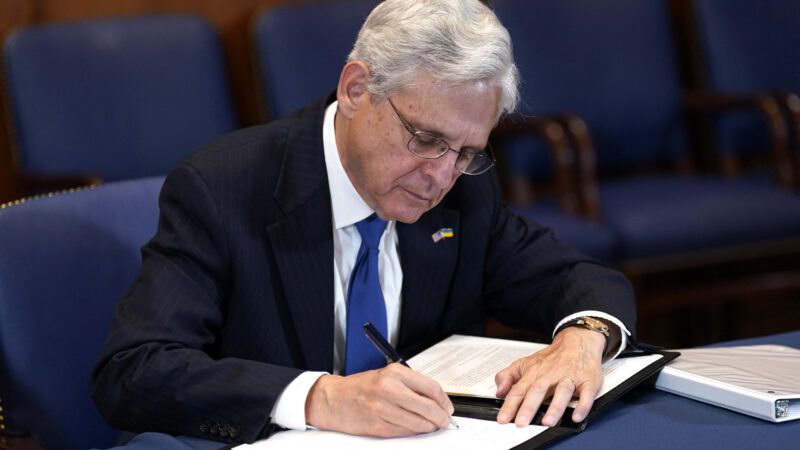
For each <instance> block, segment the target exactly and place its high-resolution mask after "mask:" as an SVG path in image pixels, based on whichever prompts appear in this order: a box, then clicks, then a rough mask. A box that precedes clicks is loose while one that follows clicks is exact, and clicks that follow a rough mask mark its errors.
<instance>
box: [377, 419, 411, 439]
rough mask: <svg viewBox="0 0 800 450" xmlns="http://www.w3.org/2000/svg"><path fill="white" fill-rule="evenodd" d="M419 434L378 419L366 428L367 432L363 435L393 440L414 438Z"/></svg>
mask: <svg viewBox="0 0 800 450" xmlns="http://www.w3.org/2000/svg"><path fill="white" fill-rule="evenodd" d="M419 433H420V432H417V431H414V430H412V429H410V428H406V427H404V426H401V425H398V424H395V423H393V422H392V421H390V420H387V419H386V418H378V419H377V420H376V421H375V423H374V424H372V425H371V426H370V427H369V428H368V431H367V432H366V433H365V434H368V435H370V436H376V437H381V438H393V437H404V436H414V435H416V434H419Z"/></svg>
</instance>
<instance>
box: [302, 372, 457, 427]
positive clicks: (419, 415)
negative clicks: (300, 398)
mask: <svg viewBox="0 0 800 450" xmlns="http://www.w3.org/2000/svg"><path fill="white" fill-rule="evenodd" d="M452 414H453V404H452V403H451V402H450V399H449V398H448V397H447V394H445V393H444V391H442V388H441V387H440V386H439V384H438V383H436V382H435V381H433V380H432V379H430V378H428V377H426V376H424V375H421V374H419V373H417V372H414V371H413V370H411V369H409V368H408V367H405V366H403V365H401V364H397V363H394V364H389V365H388V366H386V367H384V368H383V369H378V370H370V371H367V372H362V373H357V374H354V375H350V376H347V377H341V376H338V375H323V376H321V377H320V378H319V379H318V380H317V382H316V383H315V384H314V386H312V387H311V390H310V391H309V393H308V397H307V398H306V423H307V424H309V425H311V426H313V427H316V428H320V429H325V430H336V431H341V432H344V433H349V434H356V435H363V436H378V437H397V436H410V435H414V434H419V433H429V432H431V431H435V430H437V429H439V428H446V427H447V426H448V424H449V421H450V416H451V415H452Z"/></svg>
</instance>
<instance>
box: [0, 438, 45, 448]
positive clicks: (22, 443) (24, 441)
mask: <svg viewBox="0 0 800 450" xmlns="http://www.w3.org/2000/svg"><path fill="white" fill-rule="evenodd" d="M0 449H3V450H44V448H43V447H42V446H40V445H39V444H37V443H36V441H34V440H33V438H31V437H28V436H6V435H3V434H0Z"/></svg>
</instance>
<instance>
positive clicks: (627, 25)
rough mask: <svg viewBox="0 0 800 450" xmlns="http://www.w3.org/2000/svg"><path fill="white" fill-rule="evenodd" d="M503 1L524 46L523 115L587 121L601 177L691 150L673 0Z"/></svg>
mask: <svg viewBox="0 0 800 450" xmlns="http://www.w3.org/2000/svg"><path fill="white" fill-rule="evenodd" d="M493 4H494V9H495V12H496V13H497V15H498V17H499V18H500V20H501V21H502V23H503V24H504V25H505V26H506V27H507V28H508V30H509V32H510V34H511V38H512V41H513V43H514V53H515V58H516V61H517V64H518V67H519V70H520V73H521V78H522V84H521V90H520V92H521V112H522V113H525V114H531V115H545V116H546V115H552V114H561V113H572V114H578V115H580V116H581V117H582V118H583V119H585V121H586V122H587V124H588V126H589V129H590V131H591V133H592V139H593V141H594V145H595V148H596V150H597V158H598V161H597V163H598V168H599V169H600V170H601V171H602V170H616V169H622V170H625V169H629V168H635V167H637V166H639V165H646V164H649V165H652V164H659V163H664V162H670V161H672V160H674V159H676V158H677V157H678V156H679V154H680V153H681V152H683V151H685V147H686V146H685V137H684V130H683V124H682V123H681V121H680V112H681V104H680V101H681V83H680V79H679V72H678V70H677V66H676V55H675V50H674V47H673V43H672V41H671V39H672V33H671V29H670V21H669V18H670V16H669V10H668V9H667V2H666V1H641V0H615V1H613V2H598V1H595V0H539V1H530V0H496V1H495V2H494V3H493ZM512 163H513V162H512Z"/></svg>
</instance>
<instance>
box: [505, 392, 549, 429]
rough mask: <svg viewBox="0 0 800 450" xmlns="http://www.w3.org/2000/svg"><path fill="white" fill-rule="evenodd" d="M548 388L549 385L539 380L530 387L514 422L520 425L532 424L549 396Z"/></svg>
mask: <svg viewBox="0 0 800 450" xmlns="http://www.w3.org/2000/svg"><path fill="white" fill-rule="evenodd" d="M548 390H549V387H548V386H547V384H546V383H543V382H537V383H535V384H534V385H533V387H531V388H530V389H528V392H527V393H526V395H525V401H523V402H522V405H520V407H519V411H517V417H516V419H515V420H514V423H515V424H516V425H517V426H518V427H525V426H528V425H530V424H531V422H532V421H533V416H534V415H535V414H536V412H537V411H539V407H540V406H542V402H543V401H544V399H545V397H546V396H547V391H548Z"/></svg>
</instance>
